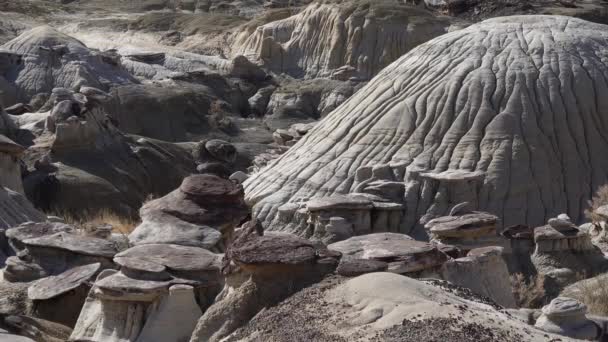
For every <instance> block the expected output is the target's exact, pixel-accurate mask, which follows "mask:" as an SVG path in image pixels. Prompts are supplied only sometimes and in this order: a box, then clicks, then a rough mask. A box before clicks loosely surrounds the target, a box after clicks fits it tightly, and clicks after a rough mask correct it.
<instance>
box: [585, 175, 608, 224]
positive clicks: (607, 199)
mask: <svg viewBox="0 0 608 342" xmlns="http://www.w3.org/2000/svg"><path fill="white" fill-rule="evenodd" d="M587 204H589V209H586V210H585V216H586V217H587V218H588V219H589V220H591V222H594V223H597V222H600V221H603V220H604V219H602V218H601V217H599V216H597V215H596V214H594V213H593V212H594V211H595V209H597V208H599V207H601V206H603V205H606V204H608V184H605V185H602V186H601V187H600V188H599V189H597V191H596V193H595V195H593V198H592V199H591V200H590V201H588V202H587Z"/></svg>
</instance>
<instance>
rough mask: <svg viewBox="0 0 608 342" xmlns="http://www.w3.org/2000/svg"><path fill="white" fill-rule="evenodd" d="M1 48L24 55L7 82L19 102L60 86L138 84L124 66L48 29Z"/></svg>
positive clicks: (43, 28)
mask: <svg viewBox="0 0 608 342" xmlns="http://www.w3.org/2000/svg"><path fill="white" fill-rule="evenodd" d="M2 48H3V49H5V50H8V51H10V52H12V53H16V54H19V55H21V56H22V58H20V59H19V61H20V63H19V66H18V67H13V69H12V70H11V71H12V72H11V78H10V79H8V81H9V82H11V83H13V84H14V85H15V87H16V89H17V94H16V95H17V98H16V99H15V100H17V101H18V100H27V99H29V98H30V97H31V96H34V95H36V94H38V93H50V92H51V90H52V89H53V88H57V87H63V88H68V89H73V90H78V89H79V88H80V87H81V86H92V87H96V88H100V89H106V90H107V89H108V88H109V87H110V86H111V85H115V84H125V83H137V80H136V79H135V78H133V76H131V75H130V74H129V73H128V72H127V71H126V70H125V69H124V68H122V66H121V65H117V64H115V63H114V62H113V61H110V60H108V59H107V58H104V55H103V54H102V53H99V52H95V51H93V50H90V49H88V48H87V47H86V46H85V45H84V44H83V43H81V42H80V41H78V40H76V39H74V38H72V37H70V36H67V35H65V34H63V33H60V32H58V31H56V30H55V29H53V28H51V27H49V26H40V27H36V28H33V29H31V30H29V31H26V32H24V33H23V34H21V35H20V36H19V37H17V38H15V39H13V40H11V41H10V42H7V43H6V44H4V45H3V46H2ZM15 102H16V101H15ZM8 104H13V103H8Z"/></svg>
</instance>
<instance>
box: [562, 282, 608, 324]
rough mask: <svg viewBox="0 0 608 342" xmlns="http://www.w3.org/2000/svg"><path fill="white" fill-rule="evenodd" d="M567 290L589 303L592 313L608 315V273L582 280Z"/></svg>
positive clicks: (571, 294)
mask: <svg viewBox="0 0 608 342" xmlns="http://www.w3.org/2000/svg"><path fill="white" fill-rule="evenodd" d="M565 292H566V293H565V295H567V296H568V297H572V298H574V299H577V300H579V301H581V302H582V303H584V304H585V305H587V309H588V310H589V313H590V314H594V315H598V316H608V274H603V275H600V276H597V277H594V278H591V279H587V280H583V281H580V282H578V283H576V284H575V285H573V286H572V287H571V288H569V289H567V291H565Z"/></svg>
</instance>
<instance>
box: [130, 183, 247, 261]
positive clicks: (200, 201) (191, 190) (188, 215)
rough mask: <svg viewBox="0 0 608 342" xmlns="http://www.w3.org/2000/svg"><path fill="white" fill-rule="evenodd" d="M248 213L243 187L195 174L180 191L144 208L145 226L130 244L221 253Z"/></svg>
mask: <svg viewBox="0 0 608 342" xmlns="http://www.w3.org/2000/svg"><path fill="white" fill-rule="evenodd" d="M247 213H248V208H247V206H246V205H245V203H244V201H243V188H242V186H240V185H236V184H234V183H233V182H231V181H229V180H227V179H223V178H220V177H218V176H215V175H210V174H204V175H192V176H190V177H187V178H185V179H184V180H183V182H182V184H181V186H180V187H179V188H178V189H176V190H174V191H173V192H171V193H169V194H168V195H167V196H165V197H162V198H159V199H156V200H153V201H150V202H148V203H146V204H145V205H144V206H143V207H142V208H141V210H140V214H141V218H142V223H141V224H140V225H139V226H137V228H135V230H134V231H133V232H132V233H131V234H130V235H129V241H130V242H131V243H132V244H134V245H141V244H155V243H173V244H178V245H186V246H198V247H202V248H207V249H213V248H218V249H220V250H221V249H223V248H224V247H223V246H224V245H223V244H224V241H225V240H226V239H227V238H228V237H229V236H230V235H231V234H232V230H233V229H234V227H235V226H236V225H238V224H239V223H240V221H241V220H242V219H243V218H245V216H246V215H247ZM222 238H223V239H224V241H222Z"/></svg>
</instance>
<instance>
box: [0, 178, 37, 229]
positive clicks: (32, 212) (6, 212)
mask: <svg viewBox="0 0 608 342" xmlns="http://www.w3.org/2000/svg"><path fill="white" fill-rule="evenodd" d="M45 220H46V215H44V213H42V212H40V211H38V210H37V209H36V208H34V206H33V205H32V204H31V203H30V202H29V201H28V200H27V198H25V196H23V195H22V194H20V193H18V192H15V191H13V190H10V189H6V188H3V187H0V229H7V228H10V227H14V226H16V225H18V224H20V223H23V222H28V221H33V222H40V221H45Z"/></svg>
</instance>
